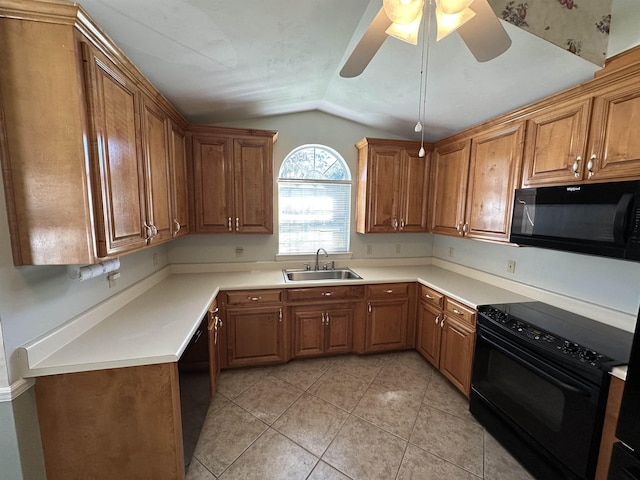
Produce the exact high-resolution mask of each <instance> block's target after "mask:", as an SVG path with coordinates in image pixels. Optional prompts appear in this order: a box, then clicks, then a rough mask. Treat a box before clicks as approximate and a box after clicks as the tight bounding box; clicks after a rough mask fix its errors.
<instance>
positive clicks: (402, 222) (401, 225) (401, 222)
mask: <svg viewBox="0 0 640 480" xmlns="http://www.w3.org/2000/svg"><path fill="white" fill-rule="evenodd" d="M402 230H404V218H403V219H401V220H400V231H402Z"/></svg>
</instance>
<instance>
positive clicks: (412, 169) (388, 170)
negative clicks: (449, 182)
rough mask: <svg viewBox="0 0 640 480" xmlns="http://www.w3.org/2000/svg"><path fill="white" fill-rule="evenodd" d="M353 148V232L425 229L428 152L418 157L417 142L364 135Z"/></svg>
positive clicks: (414, 230)
mask: <svg viewBox="0 0 640 480" xmlns="http://www.w3.org/2000/svg"><path fill="white" fill-rule="evenodd" d="M356 147H357V149H358V198H357V210H356V231H357V232H359V233H399V232H414V233H415V232H426V231H427V226H428V225H427V213H428V210H427V202H428V198H429V196H428V194H427V188H428V185H429V155H430V154H429V153H427V155H426V156H425V157H422V158H421V157H419V156H418V151H419V150H420V143H419V142H407V141H399V140H383V139H376V138H364V139H362V140H361V141H360V142H358V143H357V144H356ZM427 147H428V148H427V149H428V150H430V146H429V145H427Z"/></svg>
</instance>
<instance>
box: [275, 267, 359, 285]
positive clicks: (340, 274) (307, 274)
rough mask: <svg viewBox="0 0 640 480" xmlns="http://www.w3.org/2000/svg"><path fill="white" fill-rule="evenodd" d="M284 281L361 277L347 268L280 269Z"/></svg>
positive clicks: (352, 278)
mask: <svg viewBox="0 0 640 480" xmlns="http://www.w3.org/2000/svg"><path fill="white" fill-rule="evenodd" d="M282 273H283V274H284V281H285V282H308V281H313V280H357V279H361V278H362V277H361V276H360V275H358V274H357V273H355V272H354V271H353V270H350V269H348V268H340V269H337V270H282Z"/></svg>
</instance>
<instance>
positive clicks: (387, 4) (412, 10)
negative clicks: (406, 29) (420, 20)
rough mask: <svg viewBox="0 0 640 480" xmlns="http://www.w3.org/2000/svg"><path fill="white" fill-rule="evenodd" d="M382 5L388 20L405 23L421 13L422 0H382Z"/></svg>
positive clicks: (410, 21) (413, 19)
mask: <svg viewBox="0 0 640 480" xmlns="http://www.w3.org/2000/svg"><path fill="white" fill-rule="evenodd" d="M382 6H383V7H384V13H386V14H387V17H389V20H391V21H392V22H393V23H398V24H400V25H406V24H409V23H412V22H413V21H415V19H416V18H417V17H418V15H422V7H424V0H382Z"/></svg>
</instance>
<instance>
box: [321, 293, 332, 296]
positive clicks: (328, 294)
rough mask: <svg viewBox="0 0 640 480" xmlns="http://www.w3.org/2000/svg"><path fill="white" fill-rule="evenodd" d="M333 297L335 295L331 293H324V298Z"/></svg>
mask: <svg viewBox="0 0 640 480" xmlns="http://www.w3.org/2000/svg"><path fill="white" fill-rule="evenodd" d="M331 295H333V293H331V292H322V296H323V297H330V296H331Z"/></svg>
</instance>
